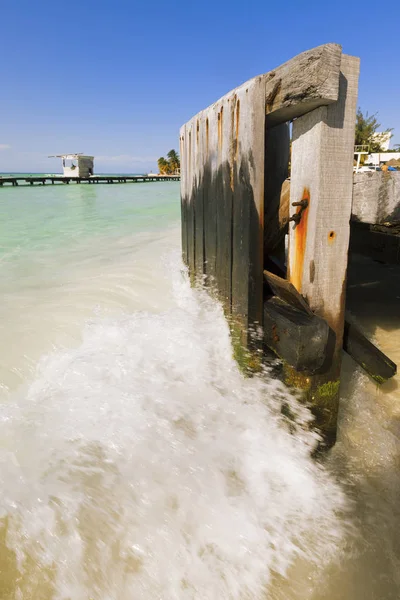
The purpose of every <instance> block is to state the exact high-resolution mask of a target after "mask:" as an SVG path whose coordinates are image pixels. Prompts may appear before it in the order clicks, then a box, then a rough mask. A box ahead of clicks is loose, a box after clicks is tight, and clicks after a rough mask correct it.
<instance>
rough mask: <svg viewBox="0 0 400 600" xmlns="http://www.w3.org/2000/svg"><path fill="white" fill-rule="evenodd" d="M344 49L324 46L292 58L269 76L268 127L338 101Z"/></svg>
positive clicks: (266, 82)
mask: <svg viewBox="0 0 400 600" xmlns="http://www.w3.org/2000/svg"><path fill="white" fill-rule="evenodd" d="M341 54H342V48H341V46H339V45H338V44H324V45H323V46H318V47H317V48H313V49H312V50H307V51H306V52H303V53H302V54H299V55H298V56H296V57H294V58H292V59H291V60H289V61H288V62H286V63H284V64H283V65H281V66H280V67H278V68H277V69H275V70H274V71H271V72H270V73H267V75H266V76H265V94H266V111H267V123H268V126H270V127H271V126H272V125H277V124H279V123H283V122H285V121H289V120H292V119H294V118H296V117H300V116H301V115H304V114H306V113H307V112H310V111H311V110H314V109H315V108H317V107H319V106H323V105H327V104H331V103H332V102H336V100H337V98H338V91H339V71H340V61H341Z"/></svg>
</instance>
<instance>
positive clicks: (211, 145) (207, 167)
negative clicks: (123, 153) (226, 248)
mask: <svg viewBox="0 0 400 600" xmlns="http://www.w3.org/2000/svg"><path fill="white" fill-rule="evenodd" d="M199 117H200V120H201V122H203V124H204V127H205V155H204V162H203V174H202V180H201V185H202V187H203V206H204V260H205V274H206V283H207V285H208V286H209V287H211V288H217V286H218V281H217V204H218V196H217V193H216V172H217V160H218V152H217V150H218V121H217V117H218V110H217V107H216V106H214V107H212V108H211V109H210V110H208V111H203V113H202V114H200V115H199Z"/></svg>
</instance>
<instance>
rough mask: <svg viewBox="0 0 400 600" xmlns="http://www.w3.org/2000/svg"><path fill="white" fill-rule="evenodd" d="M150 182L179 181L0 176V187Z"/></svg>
mask: <svg viewBox="0 0 400 600" xmlns="http://www.w3.org/2000/svg"><path fill="white" fill-rule="evenodd" d="M150 181H180V176H179V175H92V176H90V177H64V176H63V175H37V176H36V175H33V176H31V177H26V176H25V177H24V176H15V177H13V176H11V177H1V176H0V187H1V186H3V185H9V186H19V185H25V186H26V185H46V184H55V183H57V184H59V183H63V184H64V185H68V184H70V183H88V184H96V183H146V182H150Z"/></svg>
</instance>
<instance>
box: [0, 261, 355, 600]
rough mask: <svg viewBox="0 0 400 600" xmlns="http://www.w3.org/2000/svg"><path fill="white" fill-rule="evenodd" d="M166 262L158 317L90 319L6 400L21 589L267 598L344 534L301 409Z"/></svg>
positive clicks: (340, 507)
mask: <svg viewBox="0 0 400 600" xmlns="http://www.w3.org/2000/svg"><path fill="white" fill-rule="evenodd" d="M168 268H169V270H170V271H171V274H172V280H173V282H172V286H173V291H174V298H175V300H174V302H173V303H172V306H170V304H171V303H169V305H168V308H167V310H165V312H160V313H158V314H154V312H146V311H145V310H143V311H136V312H134V313H132V314H126V315H124V316H120V317H118V318H100V317H99V318H96V319H93V320H92V321H90V322H89V323H88V324H87V325H86V328H85V331H84V335H83V341H82V343H81V345H80V346H79V347H78V348H75V349H71V350H65V349H63V350H62V351H60V352H57V353H54V354H52V355H49V356H47V357H45V358H43V359H42V361H41V363H40V365H39V369H38V373H37V376H36V379H35V381H34V382H33V383H31V384H30V385H29V386H28V387H27V388H25V389H24V390H20V391H19V392H18V394H16V395H14V396H13V398H12V400H11V401H10V402H9V403H8V404H7V405H5V406H3V409H2V420H1V423H0V439H1V443H2V451H1V454H0V473H1V475H0V482H1V488H2V491H3V494H2V498H1V500H0V508H1V516H3V517H7V522H8V533H7V545H8V547H9V548H12V549H13V551H14V552H15V554H16V562H17V567H18V570H19V573H20V575H21V582H20V584H18V585H19V592H18V593H19V596H18V597H20V598H28V597H39V596H35V590H36V593H37V587H36V588H35V586H37V585H39V584H38V581H39V580H40V581H42V580H43V577H44V576H43V573H47V575H46V577H47V584H48V586H49V588H48V589H51V591H50V592H48V597H49V598H56V599H63V600H66V599H69V598H71V599H73V600H87V599H88V598H96V599H101V600H109V599H117V598H118V600H132V599H135V600H136V599H137V600H141V599H143V600H149V599H151V600H154V599H156V598H160V599H161V598H162V599H165V600H174V599H179V600H181V599H182V600H186V599H188V600H189V599H190V600H200V599H201V600H205V599H212V600H213V599H215V600H217V599H225V598H226V599H232V600H239V599H240V600H242V599H246V598H249V599H250V598H252V599H254V598H262V597H265V594H266V593H267V590H268V586H269V584H270V581H271V578H272V576H273V574H274V573H279V574H281V575H282V576H284V575H285V573H286V572H287V569H288V567H289V566H290V565H291V564H292V563H293V562H294V561H295V560H296V559H298V558H299V557H300V558H302V559H305V560H307V561H308V562H309V561H311V562H313V563H314V564H316V565H323V564H324V563H325V562H326V561H327V560H329V558H331V557H332V556H333V555H334V554H335V551H336V549H337V546H338V544H340V541H341V539H342V535H343V527H344V524H343V519H342V518H341V516H340V513H341V511H344V510H346V500H345V497H344V495H343V493H342V491H341V489H340V488H339V486H338V485H337V484H336V483H335V481H334V480H333V478H332V477H331V476H330V475H329V474H328V473H327V471H325V470H324V469H323V468H322V467H321V466H320V465H318V464H317V463H316V462H315V461H313V460H312V459H311V458H310V452H311V450H312V448H313V447H314V444H315V442H316V438H315V435H313V434H312V433H311V432H309V431H308V430H307V427H302V424H306V422H307V420H308V418H309V417H308V414H307V412H306V411H305V410H304V409H303V408H301V407H300V406H299V405H297V403H296V400H295V399H294V398H293V397H292V396H291V395H290V394H289V393H288V392H287V391H286V389H285V388H284V387H283V385H282V384H281V383H279V382H278V381H276V380H274V379H273V378H272V377H271V376H270V375H269V373H268V371H265V372H264V373H263V374H262V375H260V376H257V377H253V378H247V379H246V378H244V377H243V376H242V374H241V373H240V372H239V370H238V368H237V366H236V363H235V362H234V361H233V359H232V350H231V342H230V337H229V331H228V327H227V325H226V322H225V319H224V317H223V314H222V310H221V308H220V307H219V306H218V305H216V304H215V303H214V302H212V301H211V300H210V299H209V298H208V297H207V295H206V294H205V293H203V292H201V291H200V292H199V291H193V290H192V289H191V288H190V286H189V284H188V282H187V279H186V277H185V276H182V274H181V272H180V265H179V261H178V260H176V261H173V262H172V263H171V264H170V265H169V267H168ZM282 402H286V403H288V404H289V405H290V406H291V410H292V412H294V413H295V414H297V421H298V426H297V428H296V432H295V434H291V433H290V432H289V429H288V428H287V426H286V425H285V422H284V419H283V417H282V415H281V411H280V408H281V405H282ZM24 573H25V576H24ZM38 573H41V574H42V575H41V576H39V575H38ZM28 575H29V576H28ZM40 577H42V580H41V579H40ZM17 587H18V586H17ZM46 589H47V588H46ZM29 594H31V595H29ZM32 594H33V595H32ZM40 597H42V598H44V597H47V596H45V594H44V593H42V595H41V596H40Z"/></svg>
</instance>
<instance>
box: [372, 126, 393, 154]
mask: <svg viewBox="0 0 400 600" xmlns="http://www.w3.org/2000/svg"><path fill="white" fill-rule="evenodd" d="M392 136H393V134H392V133H391V132H390V131H380V132H379V131H376V132H375V133H373V134H372V136H371V137H372V139H373V140H374V141H375V142H378V144H380V146H381V148H382V150H383V151H384V152H386V151H387V150H389V145H390V140H391V138H392Z"/></svg>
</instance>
